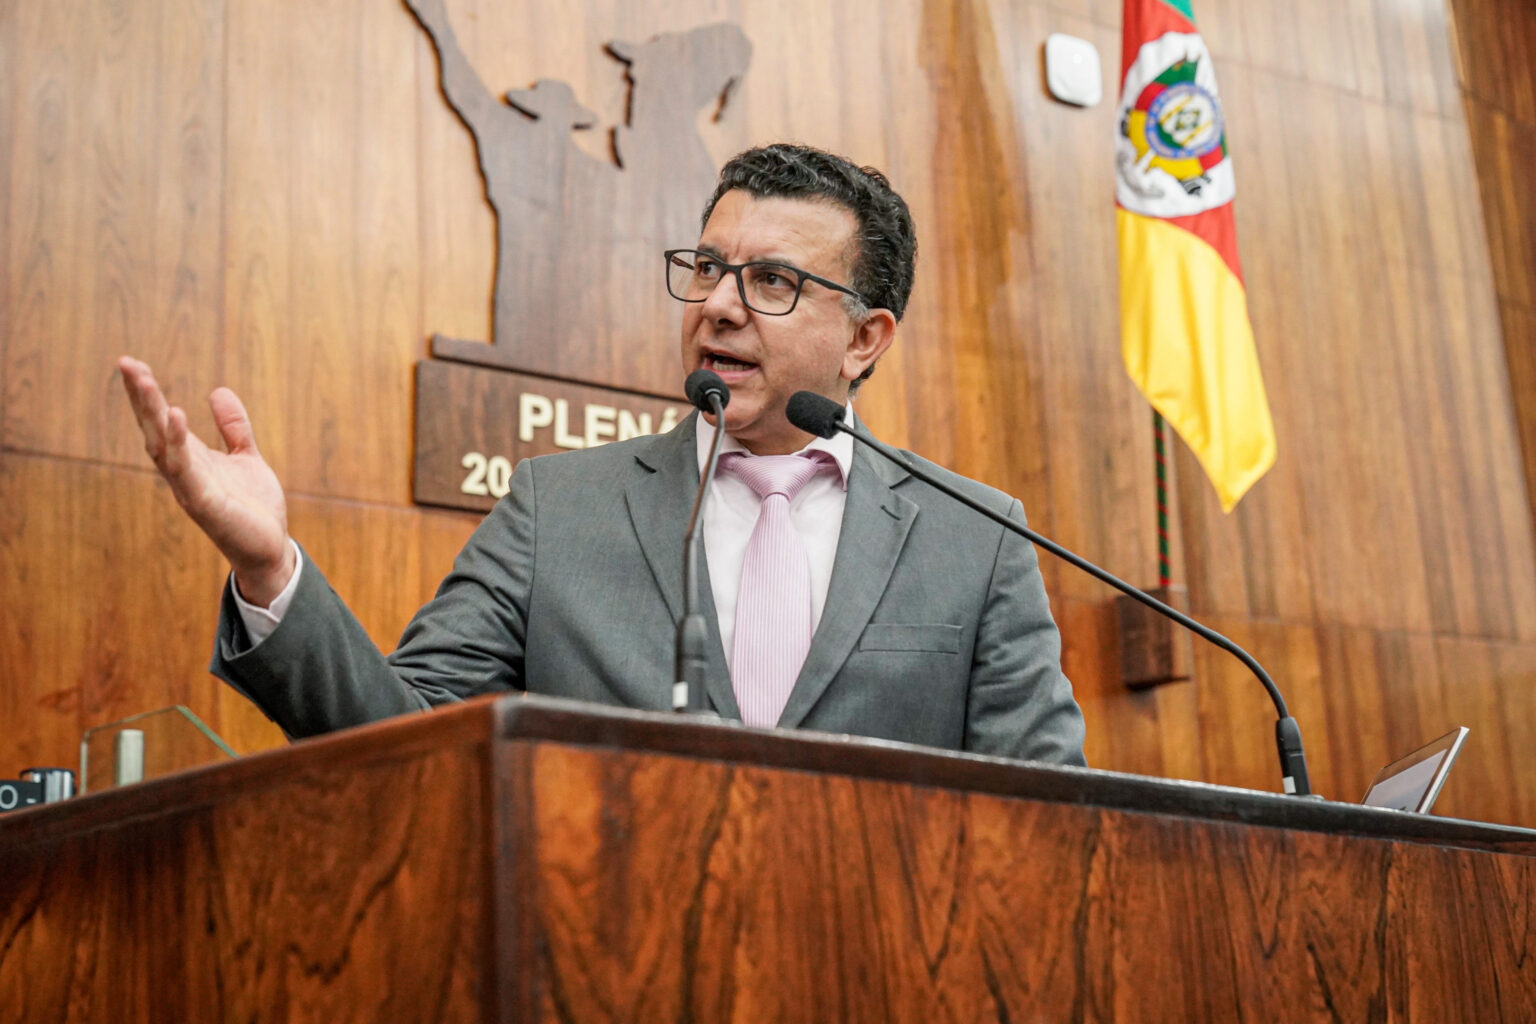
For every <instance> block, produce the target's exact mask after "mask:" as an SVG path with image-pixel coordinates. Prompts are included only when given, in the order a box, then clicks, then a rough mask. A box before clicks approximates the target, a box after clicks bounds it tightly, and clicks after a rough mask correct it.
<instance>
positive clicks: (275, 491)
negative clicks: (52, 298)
mask: <svg viewBox="0 0 1536 1024" xmlns="http://www.w3.org/2000/svg"><path fill="white" fill-rule="evenodd" d="M117 367H118V369H119V370H120V371H121V372H122V375H123V387H124V389H125V390H126V391H127V392H128V401H129V402H130V403H132V405H133V413H134V416H136V417H137V418H138V421H139V429H140V430H141V431H143V433H144V449H145V451H147V452H148V453H149V457H150V458H151V459H153V460H154V462H155V467H156V468H157V469H159V470H160V475H161V476H163V477H165V479H166V482H167V483H169V484H170V485H171V491H172V492H173V493H174V494H175V495H176V501H177V502H178V503H179V504H180V505H181V507H182V508H183V509H185V510H186V513H187V515H189V516H191V517H192V520H193V522H195V523H197V525H198V526H199V527H200V528H201V529H202V531H203V532H204V533H206V534H207V535H208V537H209V538H210V539H211V540H212V541H213V543H214V544H215V545H217V546H218V549H219V550H220V551H221V552H223V554H224V557H225V558H227V559H229V564H230V566H231V567H232V568H233V569H234V571H235V579H236V581H237V582H238V584H239V586H240V591H241V595H242V596H243V597H244V598H245V599H246V600H247V601H250V602H252V603H254V604H258V605H262V606H265V605H267V604H270V603H271V600H272V598H274V597H276V596H277V594H278V593H279V592H280V591H281V590H282V588H283V586H284V584H286V583H287V582H288V578H289V577H290V576H292V575H293V570H294V556H293V548H292V545H291V544H289V543H288V508H287V503H286V502H285V501H284V499H283V487H282V484H280V483H279V482H278V479H277V474H275V473H273V472H272V468H271V467H270V466H268V465H267V464H266V462H265V461H264V460H263V459H262V457H261V453H260V452H259V451H257V450H256V438H255V435H254V433H252V431H251V421H250V417H248V416H247V415H246V412H245V406H244V405H243V404H241V402H240V399H239V398H238V397H236V395H235V393H234V392H233V391H231V390H229V389H228V388H218V389H217V390H215V391H214V392H213V394H211V395H209V396H208V407H209V408H210V409H212V410H213V419H214V423H215V424H216V425H217V426H218V429H219V434H220V435H221V436H222V438H223V441H224V447H225V449H226V451H223V452H220V451H215V450H213V449H211V448H209V447H208V446H207V445H206V444H204V443H203V442H202V440H200V439H199V438H198V437H197V435H195V434H193V433H192V432H191V431H189V430H188V429H187V414H186V411H185V410H184V409H181V408H179V407H176V406H172V405H170V404H168V403H167V402H166V400H165V395H164V394H163V393H162V392H161V390H160V385H159V384H158V383H156V381H155V375H154V373H153V371H151V370H150V368H149V366H148V365H146V364H145V363H142V362H140V361H139V360H137V359H133V358H131V357H129V356H124V357H123V358H122V359H120V360H118V364H117Z"/></svg>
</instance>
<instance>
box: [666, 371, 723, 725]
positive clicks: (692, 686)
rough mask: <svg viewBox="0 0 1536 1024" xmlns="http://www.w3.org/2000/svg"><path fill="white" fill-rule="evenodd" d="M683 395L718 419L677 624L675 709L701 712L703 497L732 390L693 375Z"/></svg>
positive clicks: (688, 539) (705, 637) (705, 629)
mask: <svg viewBox="0 0 1536 1024" xmlns="http://www.w3.org/2000/svg"><path fill="white" fill-rule="evenodd" d="M683 394H685V395H687V396H688V401H690V402H692V403H693V404H694V406H696V407H697V408H698V409H699V410H700V411H701V412H712V413H714V414H715V439H714V440H713V441H712V442H710V445H709V461H708V463H706V465H705V467H704V472H703V473H701V474H699V489H698V491H697V492H696V493H695V494H694V496H693V510H692V511H691V512H689V513H688V531H687V533H685V534H684V535H683V616H682V618H680V619H678V620H677V660H676V663H675V665H674V668H675V669H676V671H675V673H674V677H673V678H674V679H675V682H673V684H672V710H673V711H693V712H702V711H705V710H706V707H705V702H704V669H705V666H706V664H707V663H708V661H709V658H708V656H707V655H706V654H705V651H706V650H707V649H708V647H709V626H708V624H707V623H706V622H705V621H704V616H703V615H701V614H700V613H699V611H698V605H699V551H698V547H699V513H700V510H701V509H702V508H703V506H704V495H705V493H706V492H708V490H709V485H710V481H712V480H714V478H715V464H716V463H718V462H719V461H720V440H721V438H723V437H725V407H726V406H727V405H730V404H731V389H730V388H728V387H726V386H725V381H723V380H721V379H720V375H719V374H717V373H715V372H714V371H712V370H694V371H693V372H692V373H690V374H689V375H688V379H687V380H686V381H684V382H683Z"/></svg>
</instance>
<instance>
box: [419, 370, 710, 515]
mask: <svg viewBox="0 0 1536 1024" xmlns="http://www.w3.org/2000/svg"><path fill="white" fill-rule="evenodd" d="M688 411H689V407H688V404H687V403H686V402H681V401H679V402H669V401H666V400H665V399H660V398H655V397H652V396H650V395H640V394H635V393H633V392H625V391H616V390H613V389H611V388H599V387H593V386H592V385H590V384H575V383H571V382H569V381H558V380H551V379H549V378H547V377H531V376H528V375H527V374H523V373H509V372H506V371H502V370H485V369H481V368H479V367H475V366H465V365H463V364H456V363H450V362H445V361H440V360H431V359H424V360H422V361H421V362H419V363H417V364H416V472H415V488H414V491H415V493H414V496H415V499H416V501H417V502H418V503H420V504H423V505H440V506H443V507H446V508H462V509H473V510H476V511H486V510H488V509H489V508H490V507H491V506H492V505H494V504H495V503H496V499H498V498H500V497H501V496H502V495H504V494H506V493H507V484H508V482H509V481H510V480H511V479H512V470H513V467H515V466H516V465H517V464H518V462H520V461H521V460H523V459H526V458H530V457H532V456H535V455H549V454H551V453H554V452H559V451H573V450H575V449H579V448H595V447H597V446H598V445H602V444H607V443H608V442H610V441H622V440H624V439H626V438H630V437H637V436H639V435H641V434H653V433H658V432H660V431H664V430H671V429H672V427H674V426H675V425H676V424H677V421H678V420H679V419H681V418H682V417H683V416H685V415H687V414H688Z"/></svg>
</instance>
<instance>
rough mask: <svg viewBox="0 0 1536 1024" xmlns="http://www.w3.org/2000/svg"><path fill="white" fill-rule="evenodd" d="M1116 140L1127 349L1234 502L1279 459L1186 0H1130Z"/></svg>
mask: <svg viewBox="0 0 1536 1024" xmlns="http://www.w3.org/2000/svg"><path fill="white" fill-rule="evenodd" d="M1120 65H1121V66H1120V81H1121V87H1120V116H1119V121H1118V124H1119V129H1118V132H1117V134H1116V139H1115V200H1116V210H1115V220H1116V227H1117V230H1118V233H1119V238H1120V346H1121V352H1122V355H1123V356H1124V359H1125V368H1126V371H1127V372H1128V373H1129V374H1130V375H1131V379H1132V380H1133V381H1135V382H1136V386H1137V387H1138V388H1140V389H1141V391H1142V393H1143V394H1145V395H1146V396H1147V400H1148V401H1149V402H1151V403H1152V407H1153V408H1154V409H1156V410H1157V411H1158V412H1159V413H1161V414H1162V415H1163V418H1164V419H1166V420H1167V421H1168V422H1169V423H1171V424H1172V425H1173V428H1174V429H1175V430H1177V431H1178V432H1179V434H1180V436H1182V437H1183V438H1184V441H1185V443H1186V444H1188V445H1189V447H1190V450H1191V451H1193V452H1194V453H1195V457H1196V458H1198V459H1199V460H1200V465H1201V466H1203V467H1204V468H1205V472H1206V475H1207V476H1209V477H1210V479H1211V483H1212V485H1214V486H1215V488H1216V494H1217V496H1218V497H1219V498H1220V499H1221V507H1222V509H1223V510H1224V511H1228V512H1230V511H1231V510H1232V507H1233V506H1234V505H1236V504H1237V502H1238V499H1239V498H1241V497H1242V496H1243V495H1244V494H1245V493H1246V492H1247V490H1248V488H1250V487H1252V486H1253V484H1254V483H1255V482H1256V481H1257V480H1258V479H1259V477H1261V476H1263V475H1264V473H1265V471H1267V470H1268V469H1269V467H1270V466H1272V465H1274V461H1275V428H1274V424H1273V423H1272V422H1271V420H1270V416H1269V401H1268V399H1267V398H1266V397H1265V395H1264V381H1263V379H1262V378H1261V377H1260V375H1259V360H1258V354H1257V353H1256V352H1255V350H1254V344H1253V328H1252V326H1250V324H1249V322H1248V299H1247V294H1246V292H1245V291H1244V289H1243V276H1242V270H1241V268H1240V267H1239V265H1238V260H1237V228H1236V223H1235V221H1234V220H1233V215H1232V199H1233V196H1234V195H1235V194H1236V188H1235V186H1234V182H1233V176H1232V160H1231V158H1230V157H1229V156H1228V155H1227V138H1226V125H1225V121H1224V119H1223V116H1222V109H1221V103H1220V101H1219V99H1218V96H1217V91H1216V75H1215V72H1214V71H1213V70H1212V68H1211V55H1210V52H1209V51H1208V50H1206V48H1205V43H1204V42H1203V41H1202V40H1201V38H1200V35H1199V33H1198V32H1197V31H1196V29H1195V22H1194V14H1193V12H1192V11H1191V9H1190V0H1125V22H1124V27H1123V32H1122V37H1121V50H1120Z"/></svg>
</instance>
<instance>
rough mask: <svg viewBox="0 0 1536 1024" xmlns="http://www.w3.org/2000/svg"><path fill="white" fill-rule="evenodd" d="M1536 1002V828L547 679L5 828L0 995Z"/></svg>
mask: <svg viewBox="0 0 1536 1024" xmlns="http://www.w3.org/2000/svg"><path fill="white" fill-rule="evenodd" d="M1409 1019H1411V1020H1429V1021H1471V1020H1479V1021H1484V1020H1486V1021H1494V1020H1505V1021H1515V1020H1536V833H1533V832H1531V831H1528V830H1524V829H1514V828H1504V827H1498V826H1490V825H1479V824H1473V823H1469V822H1459V821H1453V820H1446V819H1436V818H1421V817H1416V816H1410V815H1404V814H1399V813H1396V812H1389V811H1373V810H1368V809H1364V808H1359V807H1353V806H1348V805H1340V804H1331V803H1324V802H1320V801H1308V800H1298V799H1294V798H1286V797H1281V796H1278V795H1271V794H1264V793H1256V792H1249V791H1244V790H1233V789H1225V788H1221V787H1214V786H1206V785H1198V784H1189V783H1178V782H1166V781H1160V780H1155V779H1146V778H1139V777H1133V776H1125V775H1117V774H1113V773H1107V772H1095V771H1087V770H1075V769H1060V768H1046V767H1038V766H1032V765H1025V764H1017V763H1011V762H1005V761H1000V760H995V759H989V758H981V757H971V756H956V755H949V754H943V753H935V752H930V751H926V750H920V749H917V748H913V747H908V746H903V745H895V744H884V743H878V742H872V741H867V740H844V739H840V738H836V737H828V736H822V735H816V734H796V733H777V732H766V731H759V730H749V729H745V728H742V727H740V726H730V725H723V724H719V723H714V722H710V721H702V720H683V719H679V718H673V717H666V716H660V715H649V714H639V713H633V712H622V711H612V710H605V709H600V708H593V707H589V706H585V705H575V704H568V703H562V702H552V701H545V700H539V699H534V698H524V697H507V698H500V699H496V700H487V701H479V702H475V703H472V704H468V705H465V706H463V707H459V708H454V709H451V710H446V711H440V712H436V713H433V714H428V715H420V716H413V717H410V718H408V719H401V720H397V721H393V722H388V723H384V724H381V725H377V726H372V727H369V728H365V729H358V730H353V731H351V732H348V733H343V734H338V735H335V736H330V737H325V738H322V739H318V740H312V741H308V742H304V743H300V744H297V745H295V746H293V747H290V748H287V749H284V750H279V751H273V752H270V753H266V754H261V755H258V756H254V757H249V758H245V759H243V760H240V761H235V762H231V763H226V764H222V765H218V766H214V767H209V768H205V769H199V770H197V771H193V772H188V773H184V774H181V775H178V776H173V777H168V778H165V779H160V780H156V781H151V782H147V783H143V784H140V785H138V786H134V787H130V788H127V789H124V790H119V791H115V792H107V793H102V794H99V795H93V796H86V797H82V798H79V799H77V800H73V801H70V802H67V803H64V804H57V805H51V806H46V807H41V808H37V809H33V810H28V811H22V812H17V813H13V814H10V815H7V816H5V817H3V818H0V1021H4V1022H11V1021H16V1022H26V1024H48V1022H54V1021H66V1020H67V1021H103V1022H107V1021H110V1022H112V1024H126V1022H133V1021H145V1022H151V1021H152V1022H162V1021H163V1022H197V1024H201V1022H213V1021H241V1022H246V1021H255V1022H269V1021H270V1022H275V1021H317V1022H320V1021H323V1022H327V1024H332V1022H340V1021H380V1022H391V1024H394V1022H415V1021H422V1022H426V1021H431V1022H456V1021H465V1022H468V1021H476V1022H488V1021H669V1022H670V1021H697V1022H715V1021H751V1022H758V1021H765V1022H766V1021H861V1022H862V1021H870V1022H884V1021H922V1022H930V1021H1077V1020H1137V1021H1141V1020H1167V1021H1180V1022H1184V1021H1237V1020H1249V1021H1279V1020H1284V1021H1302V1020H1336V1021H1348V1022H1354V1021H1372V1020H1409Z"/></svg>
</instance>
